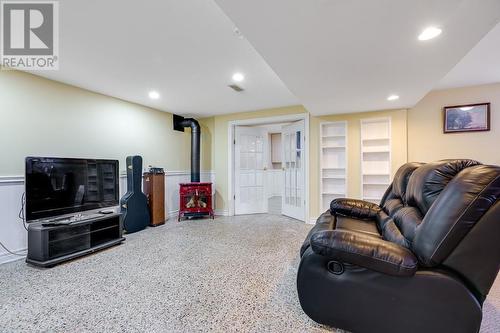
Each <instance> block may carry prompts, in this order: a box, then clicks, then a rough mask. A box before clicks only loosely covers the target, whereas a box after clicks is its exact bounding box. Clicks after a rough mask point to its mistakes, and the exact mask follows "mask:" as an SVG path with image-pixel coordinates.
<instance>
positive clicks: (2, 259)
mask: <svg viewBox="0 0 500 333" xmlns="http://www.w3.org/2000/svg"><path fill="white" fill-rule="evenodd" d="M15 253H19V254H22V255H23V256H17V255H15V254H10V253H3V254H0V265H1V264H6V263H8V262H12V261H16V260H24V259H26V254H27V253H28V250H27V249H22V250H19V251H15Z"/></svg>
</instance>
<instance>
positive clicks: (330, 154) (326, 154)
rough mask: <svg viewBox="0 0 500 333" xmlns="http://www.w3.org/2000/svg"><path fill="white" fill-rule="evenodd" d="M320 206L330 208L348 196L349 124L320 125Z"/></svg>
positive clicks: (340, 122)
mask: <svg viewBox="0 0 500 333" xmlns="http://www.w3.org/2000/svg"><path fill="white" fill-rule="evenodd" d="M320 164H321V171H320V205H321V209H322V210H323V211H325V210H327V209H329V208H330V202H331V201H332V200H333V199H335V198H344V197H346V196H347V122H346V121H336V122H322V123H321V124H320Z"/></svg>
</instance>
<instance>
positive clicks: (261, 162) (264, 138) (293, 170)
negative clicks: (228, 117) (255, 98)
mask: <svg viewBox="0 0 500 333" xmlns="http://www.w3.org/2000/svg"><path fill="white" fill-rule="evenodd" d="M308 122H309V119H308V117H307V114H295V115H289V116H280V117H268V118H259V119H249V120H242V121H233V122H230V123H229V129H228V130H229V139H230V142H229V143H230V145H229V151H228V154H229V168H228V169H229V170H230V172H229V175H228V180H229V191H230V196H229V197H230V198H232V200H230V205H229V215H242V214H258V213H270V214H283V215H286V216H289V217H292V218H295V219H298V220H301V221H306V217H307V216H308V212H309V193H308V192H309V189H308V183H307V182H306V179H308V176H309V165H308V164H309V163H308V160H309V152H308V150H309V149H308V145H307V144H306V140H307V137H308V135H309V133H308V132H309V131H308V129H309V124H308Z"/></svg>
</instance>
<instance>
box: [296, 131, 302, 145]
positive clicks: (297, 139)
mask: <svg viewBox="0 0 500 333" xmlns="http://www.w3.org/2000/svg"><path fill="white" fill-rule="evenodd" d="M295 137H296V145H295V146H296V147H297V149H301V147H300V145H301V143H300V142H301V140H300V131H297V132H296V133H295Z"/></svg>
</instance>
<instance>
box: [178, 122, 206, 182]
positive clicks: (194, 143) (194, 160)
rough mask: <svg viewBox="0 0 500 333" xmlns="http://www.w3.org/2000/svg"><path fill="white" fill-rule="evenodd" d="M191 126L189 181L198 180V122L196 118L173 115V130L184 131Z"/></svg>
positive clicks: (199, 130)
mask: <svg viewBox="0 0 500 333" xmlns="http://www.w3.org/2000/svg"><path fill="white" fill-rule="evenodd" d="M184 127H191V182H192V183H199V182H200V135H201V129H200V124H199V123H198V121H197V120H196V119H193V118H184V117H181V116H178V115H174V130H177V131H182V132H184Z"/></svg>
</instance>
